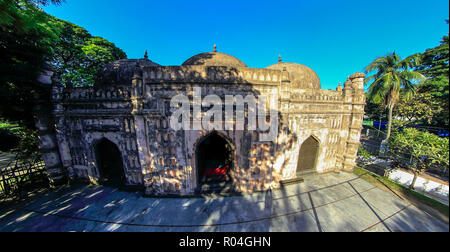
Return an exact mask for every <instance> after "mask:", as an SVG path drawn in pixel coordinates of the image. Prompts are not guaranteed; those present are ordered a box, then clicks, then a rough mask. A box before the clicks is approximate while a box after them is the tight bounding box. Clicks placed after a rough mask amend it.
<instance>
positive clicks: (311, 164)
mask: <svg viewBox="0 0 450 252" xmlns="http://www.w3.org/2000/svg"><path fill="white" fill-rule="evenodd" d="M318 153H319V141H317V140H316V139H315V138H314V137H313V136H310V137H308V138H307V139H306V140H305V141H304V142H303V144H302V146H301V147H300V151H299V153H298V163H297V171H296V172H297V177H298V176H301V175H304V174H308V173H313V172H315V171H316V165H317V155H318Z"/></svg>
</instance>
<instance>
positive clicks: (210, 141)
mask: <svg viewBox="0 0 450 252" xmlns="http://www.w3.org/2000/svg"><path fill="white" fill-rule="evenodd" d="M195 157H196V158H195V165H196V170H197V186H198V189H199V190H203V189H202V188H203V187H204V185H208V186H207V187H210V186H211V185H214V187H216V188H217V189H221V188H219V187H223V186H224V185H225V184H230V183H231V176H230V172H231V171H232V169H233V167H234V161H235V147H234V145H233V142H232V141H231V140H230V139H229V138H228V137H227V136H226V135H224V134H222V133H220V132H218V131H212V132H210V133H208V134H206V135H204V136H202V137H201V138H200V139H199V140H198V141H197V144H196V149H195ZM219 184H220V186H218V185H219Z"/></svg>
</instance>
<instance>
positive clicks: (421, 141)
mask: <svg viewBox="0 0 450 252" xmlns="http://www.w3.org/2000/svg"><path fill="white" fill-rule="evenodd" d="M388 146H389V149H390V153H391V155H392V157H393V158H394V159H396V160H397V161H398V162H399V163H402V164H405V163H406V166H407V167H408V168H409V169H410V170H412V171H413V172H414V174H415V178H414V180H413V182H412V183H411V187H414V183H415V179H416V178H417V175H418V174H420V173H422V172H424V171H425V170H426V169H429V168H430V167H432V166H438V167H442V169H444V168H448V165H449V139H448V138H443V137H439V136H437V135H435V134H432V133H429V132H424V131H420V130H417V129H414V128H406V129H403V130H402V131H401V132H394V134H393V135H392V137H391V138H390V139H389V143H388Z"/></svg>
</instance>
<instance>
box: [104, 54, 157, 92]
mask: <svg viewBox="0 0 450 252" xmlns="http://www.w3.org/2000/svg"><path fill="white" fill-rule="evenodd" d="M137 66H160V65H159V64H158V63H155V62H153V61H151V60H149V59H147V58H142V59H121V60H116V61H114V62H111V63H109V64H106V65H105V66H104V67H103V68H102V69H100V71H99V72H98V74H97V78H96V80H95V86H110V85H128V84H131V79H132V77H133V73H134V70H135V68H136V67H137Z"/></svg>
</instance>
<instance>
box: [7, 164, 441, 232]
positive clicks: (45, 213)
mask: <svg viewBox="0 0 450 252" xmlns="http://www.w3.org/2000/svg"><path fill="white" fill-rule="evenodd" d="M0 231H219V232H221V231H226V232H230V231H238V232H241V231H257V232H259V231H262V232H267V231H311V232H318V231H319V232H320V231H388V232H389V231H445V232H448V231H449V226H448V224H447V223H445V222H442V221H441V220H439V219H437V218H435V217H433V216H431V215H429V214H427V213H426V212H423V211H422V210H420V209H418V208H416V207H415V206H413V205H411V204H409V203H408V202H407V201H405V200H403V199H401V198H400V197H399V196H397V195H395V194H392V193H390V192H388V191H385V190H382V189H380V188H378V187H376V186H375V185H373V184H370V183H368V182H367V181H365V180H363V179H361V178H359V177H357V176H356V175H354V174H351V173H339V174H336V173H328V174H322V175H312V176H309V177H306V178H305V182H303V183H300V184H293V185H288V186H285V187H284V188H282V189H280V190H276V191H272V192H264V193H254V194H250V195H244V196H229V197H197V198H146V197H143V196H142V193H139V192H125V191H119V190H117V189H113V188H108V187H99V186H93V185H84V186H81V185H79V186H71V187H69V186H67V187H63V188H60V189H58V190H55V191H52V192H50V193H47V194H42V195H37V196H35V197H33V198H32V199H30V200H28V201H27V202H23V203H20V204H15V205H12V206H5V205H4V204H3V205H0Z"/></svg>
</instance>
